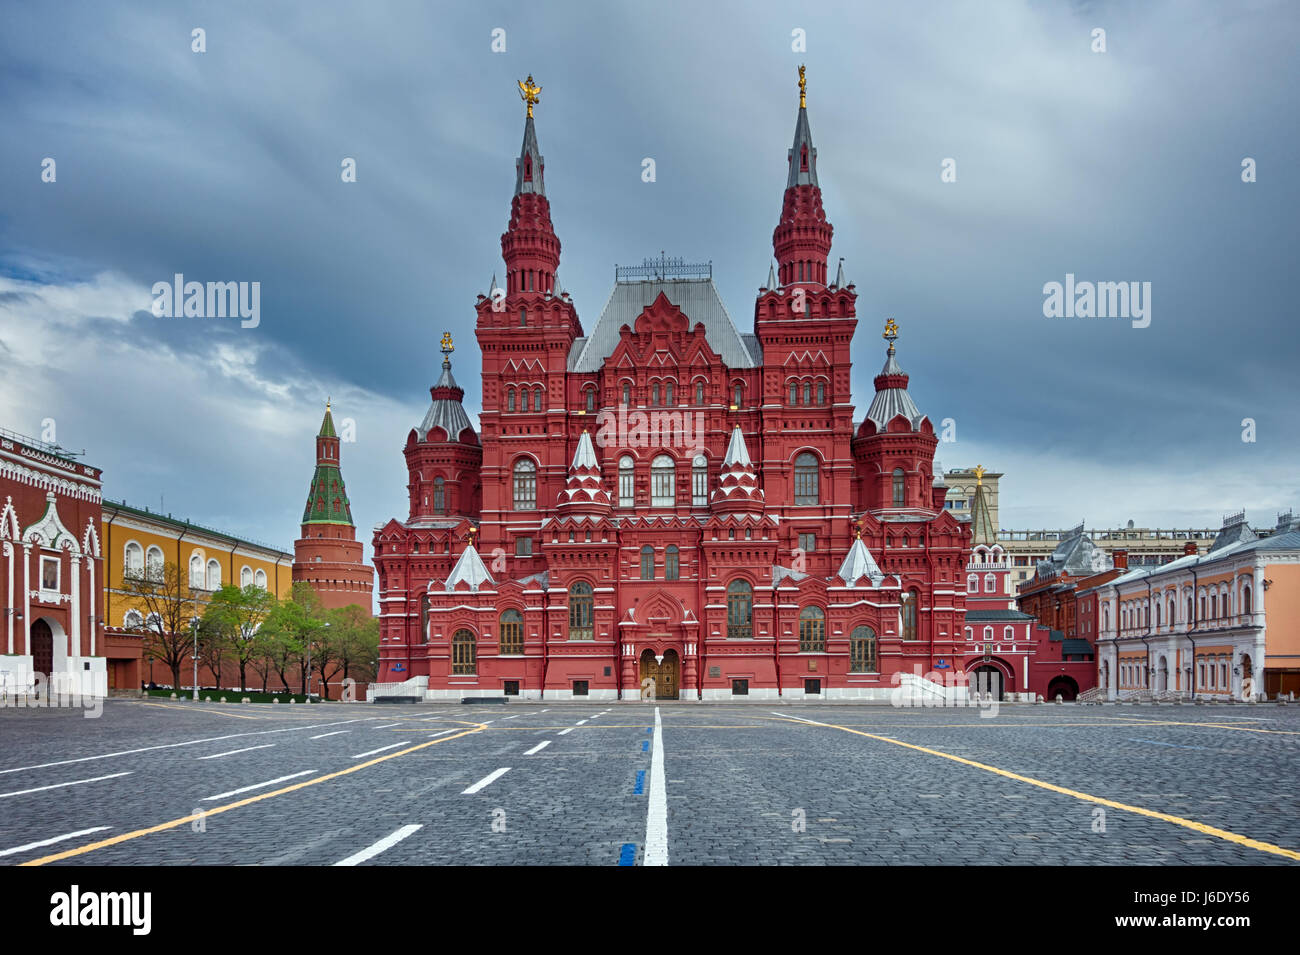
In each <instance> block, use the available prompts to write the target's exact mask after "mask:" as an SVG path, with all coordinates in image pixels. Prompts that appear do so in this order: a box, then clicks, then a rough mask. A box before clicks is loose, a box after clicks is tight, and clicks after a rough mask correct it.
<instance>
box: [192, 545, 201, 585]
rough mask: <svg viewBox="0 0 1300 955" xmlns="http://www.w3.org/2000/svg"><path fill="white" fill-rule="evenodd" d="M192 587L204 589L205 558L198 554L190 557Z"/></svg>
mask: <svg viewBox="0 0 1300 955" xmlns="http://www.w3.org/2000/svg"><path fill="white" fill-rule="evenodd" d="M190 587H191V588H192V589H193V590H202V589H203V558H202V557H200V556H199V555H198V554H195V555H194V556H193V557H191V558H190Z"/></svg>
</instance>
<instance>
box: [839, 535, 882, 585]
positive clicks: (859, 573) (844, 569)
mask: <svg viewBox="0 0 1300 955" xmlns="http://www.w3.org/2000/svg"><path fill="white" fill-rule="evenodd" d="M835 576H836V577H838V578H840V580H842V581H844V586H846V587H853V586H855V585H856V584H857V582H858V581H859V580H861V579H862V578H863V577H866V578H867V579H868V580H870V581H871V586H873V587H879V586H880V582H881V581H882V580H884V579H885V575H884V574H883V573H882V572H881V570H880V566H879V565H878V564H877V563H876V561H875V558H873V557H872V556H871V552H870V551H869V550H867V545H866V544H864V543H862V538H861V537H858V538H857V539H855V540H854V541H853V546H852V547H850V548H849V552H848V554H846V555H845V557H844V563H843V564H841V565H840V569H839V572H838V573H836V575H835Z"/></svg>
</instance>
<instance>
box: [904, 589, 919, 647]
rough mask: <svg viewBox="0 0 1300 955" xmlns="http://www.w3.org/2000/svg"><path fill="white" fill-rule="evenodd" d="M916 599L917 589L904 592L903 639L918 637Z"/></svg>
mask: <svg viewBox="0 0 1300 955" xmlns="http://www.w3.org/2000/svg"><path fill="white" fill-rule="evenodd" d="M916 599H917V594H916V591H915V590H909V591H908V592H907V593H905V594H903V639H904V640H915V639H916Z"/></svg>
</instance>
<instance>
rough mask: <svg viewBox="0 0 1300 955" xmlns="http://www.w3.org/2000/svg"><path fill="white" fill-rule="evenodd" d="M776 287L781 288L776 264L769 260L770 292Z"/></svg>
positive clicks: (768, 287)
mask: <svg viewBox="0 0 1300 955" xmlns="http://www.w3.org/2000/svg"><path fill="white" fill-rule="evenodd" d="M774 288H779V286H778V285H777V284H776V266H774V265H773V264H772V263H771V262H769V263H767V290H768V291H769V292H770V291H771V290H772V289H774Z"/></svg>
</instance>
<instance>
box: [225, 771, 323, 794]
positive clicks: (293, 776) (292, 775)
mask: <svg viewBox="0 0 1300 955" xmlns="http://www.w3.org/2000/svg"><path fill="white" fill-rule="evenodd" d="M315 772H316V770H314V769H304V770H303V771H302V772H300V773H290V774H289V775H288V776H281V777H280V778H279V779H268V780H267V781H266V782H264V783H253V785H251V786H243V787H241V788H239V789H232V790H230V792H228V793H217V794H216V795H215V796H204V797H203V801H204V802H213V801H215V800H217V799H225V798H226V797H227V796H238V795H239V794H240V793H246V792H252V791H253V790H254V789H265V788H266V787H267V786H274V785H275V784H276V783H282V782H284V781H285V780H286V779H297V778H298V777H299V776H310V775H312V774H313V773H315Z"/></svg>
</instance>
